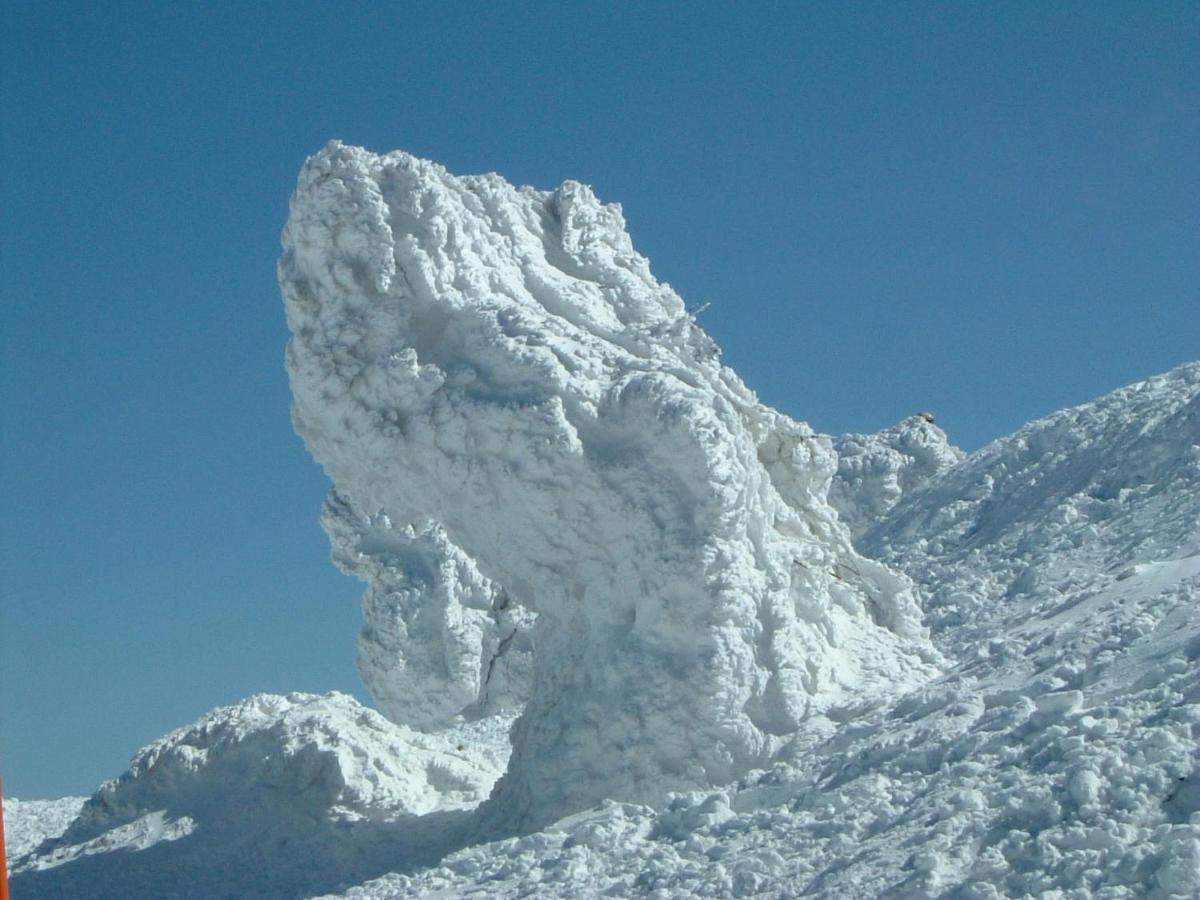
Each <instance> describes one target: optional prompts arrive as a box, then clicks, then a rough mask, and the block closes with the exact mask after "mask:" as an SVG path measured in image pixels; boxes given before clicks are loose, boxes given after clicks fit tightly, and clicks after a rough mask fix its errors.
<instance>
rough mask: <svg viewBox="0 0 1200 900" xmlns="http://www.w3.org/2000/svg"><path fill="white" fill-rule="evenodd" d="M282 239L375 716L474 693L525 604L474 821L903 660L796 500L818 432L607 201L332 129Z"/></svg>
mask: <svg viewBox="0 0 1200 900" xmlns="http://www.w3.org/2000/svg"><path fill="white" fill-rule="evenodd" d="M283 242H284V254H283V257H282V259H281V262H280V266H279V277H280V284H281V286H282V290H283V295H284V299H285V303H286V308H287V315H288V324H289V327H290V328H291V331H292V340H291V343H290V344H289V347H288V374H289V377H290V380H291V385H292V391H293V396H294V406H293V418H294V421H295V424H296V429H297V431H298V432H299V433H300V434H301V436H302V437H303V438H304V440H305V442H306V444H307V445H308V448H309V450H310V451H311V452H312V454H313V455H314V456H315V457H316V458H317V460H318V461H320V462H321V464H322V465H323V466H324V467H325V470H326V471H327V473H328V474H329V476H330V477H331V478H332V480H333V482H334V485H335V491H336V494H335V497H334V498H333V499H332V500H331V503H330V508H331V509H334V510H336V514H335V515H334V516H333V517H332V519H333V523H332V524H333V527H329V531H330V535H331V537H332V539H333V542H334V546H335V556H336V557H337V559H338V560H339V562H340V564H341V565H342V566H343V567H344V568H346V569H347V570H349V571H353V572H355V573H356V574H358V575H359V576H360V577H362V578H364V579H365V580H366V581H367V582H368V592H367V598H366V602H365V605H364V609H365V613H366V625H365V627H364V639H363V642H362V647H363V652H362V653H361V654H360V666H361V667H362V669H363V672H364V679H365V680H366V682H367V684H368V685H369V686H370V687H371V689H372V690H373V691H375V692H376V695H377V696H378V697H380V702H381V708H383V709H384V710H385V711H386V712H387V713H388V714H389V715H391V716H393V717H394V718H396V719H397V721H402V722H406V723H413V724H415V725H419V726H422V727H431V726H434V725H436V724H438V723H440V722H445V721H446V720H447V717H448V716H450V715H452V714H454V713H456V712H464V711H468V710H471V709H477V708H479V707H480V706H481V705H482V706H486V704H487V703H488V702H490V691H491V686H490V684H489V683H488V679H487V677H486V673H488V672H491V671H494V669H495V666H494V662H495V661H496V660H497V658H498V657H499V656H500V655H501V652H502V650H508V651H511V650H512V649H514V646H515V645H514V644H513V642H510V641H508V636H510V635H513V634H517V633H520V630H521V628H522V623H521V622H517V621H516V620H515V616H514V615H512V614H511V613H509V610H510V609H512V608H513V607H517V608H520V609H522V610H525V611H526V613H525V616H526V618H525V619H524V620H523V621H526V622H527V621H529V620H530V619H531V618H532V617H531V616H529V614H530V613H532V614H535V615H536V622H534V624H533V625H532V629H531V635H530V638H531V639H530V640H528V641H525V642H522V645H523V646H532V682H531V684H530V685H529V687H528V690H527V693H528V700H527V702H526V706H525V710H524V713H523V715H522V717H521V719H520V720H519V721H518V724H517V726H516V730H515V731H514V735H513V755H512V760H511V763H510V767H509V770H508V772H507V773H506V775H505V777H504V779H503V781H502V782H501V785H500V787H499V790H498V793H497V797H496V802H495V803H494V805H493V809H494V812H495V814H496V815H497V816H498V817H501V818H504V819H508V820H511V821H512V822H514V823H516V824H517V826H518V827H535V826H537V825H539V824H544V823H546V822H549V821H552V820H554V819H556V818H558V817H560V816H562V815H565V814H568V813H571V812H574V811H577V810H579V809H583V808H586V807H587V806H589V805H591V804H593V803H595V802H598V801H600V800H603V799H605V798H616V799H624V800H632V799H637V800H640V801H649V802H652V803H654V802H658V801H660V800H662V799H663V798H664V797H665V796H666V794H667V793H668V792H670V791H672V790H680V789H688V788H695V787H701V786H707V785H716V784H724V783H727V782H729V781H730V780H732V779H733V778H736V777H738V776H740V775H742V774H745V773H746V772H748V771H750V770H751V769H752V768H754V767H756V766H762V765H765V764H767V763H768V762H769V761H770V760H771V758H772V756H773V754H774V753H775V752H777V751H778V750H779V748H780V747H781V746H782V745H783V744H784V743H785V742H786V741H787V740H788V739H789V738H791V737H792V736H794V735H795V734H797V733H798V731H800V730H801V728H802V726H803V725H804V724H805V723H806V722H813V723H816V722H817V721H819V720H818V717H819V716H825V717H826V718H830V717H832V718H839V717H845V716H848V715H852V714H853V713H852V710H853V709H857V708H859V707H860V706H861V705H863V704H864V703H867V702H871V700H872V699H873V698H874V699H876V700H877V699H878V698H880V697H881V696H885V695H887V694H889V693H893V692H895V691H897V690H901V689H904V688H905V687H912V686H914V685H916V684H919V683H921V682H922V681H924V680H926V679H928V678H929V677H931V676H932V675H933V674H934V672H935V669H934V667H933V665H932V663H933V662H934V660H935V658H936V657H935V654H933V653H932V651H931V648H930V645H929V644H928V641H927V637H926V634H925V632H924V629H923V628H922V626H921V624H920V612H919V610H918V608H917V606H916V603H915V600H914V597H913V594H912V591H911V585H910V584H909V582H908V580H907V579H906V578H905V577H903V576H902V575H899V574H897V573H896V572H894V571H891V570H889V569H888V568H886V567H884V566H882V565H880V564H878V563H877V562H874V561H871V560H868V559H865V558H863V557H861V556H860V555H859V554H858V553H856V552H855V550H854V549H853V547H852V545H851V542H850V536H849V534H848V533H847V531H846V530H845V528H844V527H843V526H842V525H841V524H840V522H839V521H838V518H837V515H836V513H835V512H834V510H833V509H832V508H831V507H830V506H829V504H828V502H827V500H826V493H827V490H828V486H829V482H830V479H831V478H832V476H833V473H834V471H835V468H836V465H837V457H836V455H835V454H834V452H833V449H832V447H831V445H830V443H829V441H828V439H825V438H822V437H820V436H818V435H815V434H814V433H813V432H812V430H811V429H809V428H808V427H807V426H806V425H804V424H802V423H798V422H794V421H792V420H791V419H789V418H788V417H786V416H784V415H782V414H780V413H778V412H777V411H775V410H772V409H769V408H768V407H765V406H763V405H762V404H760V403H759V402H758V401H757V400H756V398H755V397H754V395H753V394H752V393H751V392H750V391H749V390H748V389H747V388H746V387H745V386H744V385H743V384H742V382H741V381H740V380H739V379H738V378H737V376H736V375H735V374H734V373H733V372H732V371H730V370H729V369H727V368H724V367H723V366H721V364H720V362H719V358H718V352H717V349H716V347H715V345H714V344H713V342H712V341H711V340H710V339H709V338H708V336H707V335H705V334H704V332H703V331H702V330H701V329H700V327H699V326H698V325H697V324H696V322H695V321H694V319H693V318H692V316H690V315H689V314H688V313H687V311H686V309H685V308H684V305H683V303H682V301H681V300H680V299H679V297H678V296H677V295H676V294H675V293H674V292H673V291H672V290H671V289H670V288H669V287H668V286H666V285H662V284H659V283H658V282H657V281H656V280H655V279H654V277H653V276H652V275H651V273H650V269H649V265H648V263H647V261H646V260H645V259H644V258H643V257H641V256H639V255H638V254H637V253H636V252H635V251H634V249H633V246H632V243H631V241H630V238H629V235H628V234H627V232H626V230H625V224H624V220H623V217H622V215H621V211H620V209H619V207H616V206H613V205H605V204H602V203H601V202H600V201H599V200H597V199H596V197H595V195H594V194H593V193H592V191H591V190H590V189H589V188H587V187H586V186H584V185H581V184H578V183H575V182H567V183H565V184H563V185H562V186H561V187H559V188H558V189H557V190H555V191H552V192H544V191H537V190H534V189H532V188H515V187H513V186H511V185H509V184H508V183H507V182H505V181H504V180H503V179H501V178H500V177H499V176H496V175H484V176H472V177H457V176H454V175H451V174H450V173H448V172H446V170H445V169H443V168H442V167H441V166H438V165H436V164H435V163H430V162H427V161H424V160H419V159H415V158H414V157H411V156H409V155H407V154H404V153H400V152H397V153H392V154H388V155H386V156H377V155H374V154H372V153H369V152H367V151H365V150H361V149H358V148H354V147H347V146H344V145H341V144H338V143H333V144H330V145H329V146H328V147H327V148H325V149H324V150H323V151H321V152H320V153H318V154H317V155H315V156H314V157H312V158H311V159H309V160H308V162H307V163H306V165H305V167H304V169H303V171H302V172H301V174H300V179H299V184H298V186H297V189H296V192H295V194H294V196H293V198H292V204H291V214H290V217H289V220H288V225H287V228H286V230H285V232H284V239H283ZM326 519H327V523H329V522H330V519H331V517H330V516H327V517H326ZM431 569H436V573H435V572H433V571H431ZM427 588H428V590H427ZM426 594H429V595H431V596H432V598H434V599H433V600H432V603H431V604H430V603H429V602H428V601H427V600H426ZM514 629H515V630H514ZM401 659H402V660H403V662H402V663H401V662H399V660H401ZM525 667H526V666H525V664H524V663H521V664H519V665H518V666H515V667H514V668H516V669H518V670H523V669H524V668H525ZM397 675H399V678H396V676H397ZM516 681H517V679H510V682H511V683H513V684H515V683H516ZM485 692H486V693H487V694H488V697H487V698H485V697H484V693H485ZM517 693H519V692H517ZM439 695H441V696H439ZM432 697H437V698H438V699H436V700H431V699H430V698H432Z"/></svg>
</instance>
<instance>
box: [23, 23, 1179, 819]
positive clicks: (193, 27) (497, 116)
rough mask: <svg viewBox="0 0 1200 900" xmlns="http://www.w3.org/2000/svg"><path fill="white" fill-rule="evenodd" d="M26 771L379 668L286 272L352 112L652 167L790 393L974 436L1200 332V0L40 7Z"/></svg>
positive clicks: (881, 423) (552, 154)
mask: <svg viewBox="0 0 1200 900" xmlns="http://www.w3.org/2000/svg"><path fill="white" fill-rule="evenodd" d="M3 19H4V21H3V23H2V25H0V32H2V37H0V66H2V70H0V71H2V80H0V91H2V101H3V107H2V110H0V129H2V133H3V151H2V152H3V180H2V191H3V194H2V197H0V200H2V204H3V214H2V218H3V223H2V227H3V236H2V244H0V254H2V255H0V289H2V292H3V296H2V304H0V341H2V347H0V349H2V357H0V364H2V365H0V369H2V372H0V374H2V382H0V391H2V394H0V399H2V404H3V405H2V408H0V415H2V420H0V429H2V437H0V452H2V457H0V461H2V477H3V483H2V490H3V499H4V507H3V533H2V535H0V579H2V588H3V596H2V606H0V654H2V655H0V772H2V773H3V776H4V779H5V782H6V786H7V788H8V791H9V793H10V794H13V795H15V796H23V797H38V796H58V795H63V794H66V793H83V792H90V791H91V790H92V789H94V788H95V787H96V785H97V783H98V782H99V781H100V780H101V779H102V778H105V777H109V776H114V775H117V774H119V773H120V772H121V771H122V770H123V769H124V767H125V764H126V762H127V761H128V758H129V756H130V755H131V753H132V752H133V751H134V750H135V749H136V748H137V747H138V746H140V745H141V744H143V743H145V742H147V741H149V740H151V739H153V738H155V737H157V736H158V735H160V734H162V733H164V732H165V731H167V730H169V729H171V728H174V727H177V726H179V725H182V724H185V723H186V722H188V721H190V720H191V719H193V718H194V717H196V716H197V715H199V714H201V713H202V712H204V711H205V710H207V709H209V708H210V707H212V706H215V705H217V704H221V703H226V702H230V701H233V700H236V699H238V698H240V697H243V696H245V695H248V694H250V693H253V692H255V691H282V692H286V691H288V690H311V691H323V690H329V689H334V688H338V689H342V690H348V691H352V692H357V693H358V694H359V696H362V693H361V689H360V688H359V685H358V679H357V675H356V673H355V671H354V652H355V638H356V631H357V623H358V608H357V604H358V596H359V587H358V585H357V584H356V583H355V582H353V581H351V580H350V579H348V578H345V577H343V576H341V575H340V574H338V573H337V572H336V571H335V570H334V568H333V567H332V565H331V564H330V563H329V561H328V547H327V543H326V540H325V537H324V535H323V534H322V532H321V531H320V528H319V527H318V525H317V515H318V511H319V507H320V503H321V499H322V497H323V495H324V492H325V490H326V487H327V483H326V481H325V479H324V477H323V475H322V473H321V472H320V470H319V469H318V468H317V467H316V466H314V465H313V464H312V463H311V461H310V460H309V459H308V457H307V455H306V453H305V451H304V449H303V447H302V445H301V443H300V441H299V440H298V439H297V438H296V437H295V436H294V435H293V434H292V431H291V426H290V423H289V420H288V402H289V396H288V390H287V385H286V380H285V377H284V372H283V362H282V361H283V348H284V343H285V341H286V337H287V335H286V330H285V327H284V322H283V315H282V311H281V303H280V300H279V296H278V291H277V289H276V286H275V275H274V266H275V258H276V256H277V253H278V247H279V239H278V236H279V231H280V229H281V227H282V225H283V222H284V219H285V216H286V207H287V198H288V194H289V193H290V191H291V189H292V186H293V184H294V181H295V176H296V173H297V171H298V169H299V167H300V164H301V162H302V161H303V159H304V157H305V156H306V155H307V154H309V153H311V152H313V151H315V150H316V149H318V148H319V147H320V146H322V145H323V144H324V143H325V142H326V141H327V140H329V139H330V138H332V137H338V138H342V139H344V140H346V141H349V142H353V143H359V144H363V145H366V146H368V147H370V148H372V149H375V150H381V151H382V150H389V149H393V148H396V147H402V148H405V149H407V150H410V151H412V152H415V153H418V154H421V155H424V156H429V157H432V158H435V159H437V160H440V161H441V162H443V163H445V164H446V165H447V166H449V167H450V168H451V169H452V170H454V171H459V172H476V171H487V170H495V171H498V172H500V173H502V174H504V175H505V176H506V177H508V178H509V179H510V180H513V181H516V182H521V183H531V184H534V185H537V186H539V187H552V186H554V185H555V184H557V183H558V182H560V181H562V180H563V179H565V178H575V179H578V180H581V181H586V182H589V183H591V184H592V185H594V186H595V188H596V190H597V192H598V193H599V194H600V196H601V197H603V198H605V199H609V200H616V201H620V202H621V203H622V204H623V205H624V207H625V212H626V216H627V218H628V221H629V223H630V226H631V229H632V231H633V235H634V239H635V241H636V243H637V245H638V247H639V248H640V249H641V250H642V252H644V253H646V254H647V255H648V256H649V257H650V259H651V261H652V264H653V267H654V269H655V271H656V273H657V274H658V275H659V277H661V278H665V279H667V280H668V281H670V282H671V283H672V284H673V285H674V286H675V287H676V288H677V289H678V290H679V291H680V293H681V294H682V295H683V296H684V298H685V299H686V300H687V301H688V302H689V304H692V305H698V304H701V303H705V302H710V303H711V304H712V305H711V306H710V307H709V309H708V310H707V311H706V312H705V313H704V314H703V316H702V318H701V321H702V323H703V324H704V326H705V327H706V328H707V329H708V330H709V331H710V332H711V333H712V334H713V335H714V336H715V337H716V338H717V340H718V341H719V343H720V344H721V345H722V346H723V347H724V349H725V355H726V359H727V361H728V362H729V363H730V364H732V365H733V366H734V367H735V368H736V369H738V371H739V372H741V374H742V375H743V377H744V378H745V379H746V381H747V382H748V383H749V384H750V385H751V386H752V387H754V388H755V389H757V390H758V391H759V393H760V395H761V396H762V397H763V398H764V399H765V400H766V401H768V402H770V403H772V404H774V405H776V406H779V407H781V408H782V409H784V410H786V411H787V412H789V413H791V414H793V415H795V416H797V417H799V418H803V419H806V420H808V421H809V422H811V423H812V424H813V425H814V426H815V427H817V428H819V429H821V430H824V431H829V432H840V431H849V430H872V429H878V428H881V427H885V426H887V425H889V424H891V423H892V422H894V421H895V420H897V419H899V418H901V417H903V416H905V415H907V414H910V413H912V412H915V411H917V410H918V409H931V410H933V411H935V412H936V413H937V414H938V416H939V421H940V422H941V423H942V424H943V425H944V426H945V427H946V429H947V430H948V431H949V432H950V435H951V437H952V438H954V439H956V440H957V441H958V442H959V443H960V444H961V445H963V446H964V447H967V448H968V449H972V448H975V447H978V446H980V445H981V444H983V443H985V442H986V441H988V440H990V439H991V438H993V437H997V436H999V435H1001V434H1004V433H1007V432H1008V431H1011V430H1012V429H1014V428H1016V427H1017V426H1019V425H1020V424H1022V423H1023V422H1025V421H1026V420H1028V419H1030V418H1032V417H1035V416H1038V415H1040V414H1043V413H1046V412H1049V411H1051V410H1053V409H1056V408H1058V407H1061V406H1064V405H1069V404H1072V403H1076V402H1080V401H1083V400H1086V399H1089V398H1090V397H1092V396H1095V395H1097V394H1100V393H1103V392H1105V391H1107V390H1109V389H1111V388H1114V387H1117V386H1119V385H1121V384H1124V383H1127V382H1129V381H1133V380H1136V379H1138V378H1142V377H1145V376H1148V375H1151V374H1154V373H1156V372H1159V371H1162V370H1165V369H1167V368H1169V367H1171V366H1173V365H1175V364H1177V363H1180V362H1183V361H1185V360H1188V359H1194V358H1197V357H1200V296H1198V285H1200V149H1198V148H1200V5H1197V4H1196V3H1193V2H1188V3H1169V2H1156V3H1152V4H1148V3H1127V4H1112V3H1101V2H1087V3H1079V4H1072V3H1065V4H1064V3H1055V4H1047V3H1041V2H1036V3H1016V2H1013V3H1003V4H976V3H946V4H935V5H924V4H909V3H880V4H875V3H855V4H843V3H832V2H830V3H825V4H803V3H799V2H792V3H785V4H780V5H776V6H772V5H768V4H765V3H759V4H731V3H703V2H692V3H686V4H685V3H682V2H680V3H671V4H667V3H639V4H636V5H634V4H606V3H586V4H578V3H570V2H546V3H520V4H515V3H514V4H508V3H486V4H484V3H478V4H457V3H424V4H399V3H396V4H390V3H382V2H380V3H351V2H345V3H329V2H322V3H300V2H294V3H286V4H284V3H279V4H275V3H240V2H239V3H230V2H209V3H183V2H171V3H166V2H163V3H154V4H146V3H119V2H106V3H73V4H63V3H54V2H46V0H42V2H36V3H30V2H12V0H10V2H9V3H7V4H6V6H5V15H4V17H3Z"/></svg>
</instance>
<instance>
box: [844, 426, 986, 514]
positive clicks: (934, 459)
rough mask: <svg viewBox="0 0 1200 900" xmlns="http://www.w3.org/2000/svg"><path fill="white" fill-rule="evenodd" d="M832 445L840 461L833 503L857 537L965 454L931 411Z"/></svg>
mask: <svg viewBox="0 0 1200 900" xmlns="http://www.w3.org/2000/svg"><path fill="white" fill-rule="evenodd" d="M833 449H834V450H835V451H836V452H837V455H838V467H837V472H836V473H835V474H834V477H833V481H832V482H831V483H830V485H829V503H830V505H831V506H832V507H833V508H834V509H836V510H837V511H838V515H839V516H840V517H841V519H842V521H843V522H845V523H846V526H847V527H848V528H849V529H850V533H851V534H853V535H854V536H855V537H857V536H858V535H860V534H862V532H864V531H866V530H867V528H869V527H870V526H871V525H873V524H875V523H876V522H877V521H878V520H879V519H881V518H882V517H883V516H884V515H885V514H886V513H887V512H888V511H889V510H891V508H892V507H893V506H895V505H896V504H897V503H899V502H900V498H901V497H903V496H905V495H906V494H911V493H913V492H914V491H916V490H919V489H920V488H923V487H925V485H927V484H929V482H930V481H932V480H933V479H935V478H937V476H939V475H941V474H942V473H943V472H945V471H946V470H947V469H949V468H951V467H952V466H955V465H957V464H958V463H960V462H962V460H963V457H964V456H965V454H964V453H963V452H962V451H961V450H959V449H958V448H957V447H955V446H954V445H953V444H951V443H950V441H949V440H948V439H947V438H946V433H945V432H944V431H942V429H940V428H938V427H937V425H935V424H934V422H933V417H932V416H930V415H929V414H928V413H918V414H917V415H915V416H909V417H908V418H907V419H905V420H904V421H902V422H900V423H899V424H897V425H894V426H892V427H891V428H889V429H887V430H886V431H880V432H876V433H875V434H843V435H841V436H839V437H835V438H834V439H833Z"/></svg>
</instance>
